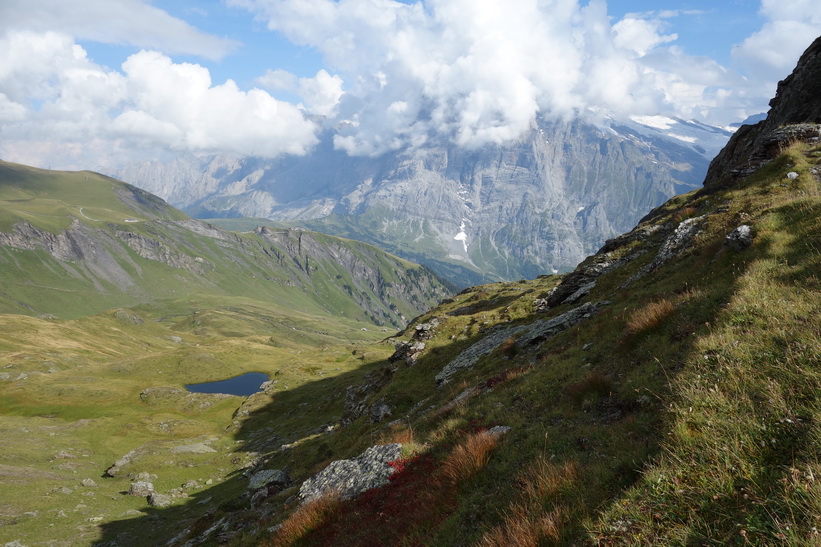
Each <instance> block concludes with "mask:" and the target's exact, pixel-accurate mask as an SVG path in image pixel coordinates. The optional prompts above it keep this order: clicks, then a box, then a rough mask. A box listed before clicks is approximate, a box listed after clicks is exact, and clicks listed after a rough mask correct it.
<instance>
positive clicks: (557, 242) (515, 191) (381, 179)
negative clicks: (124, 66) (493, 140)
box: [110, 113, 731, 288]
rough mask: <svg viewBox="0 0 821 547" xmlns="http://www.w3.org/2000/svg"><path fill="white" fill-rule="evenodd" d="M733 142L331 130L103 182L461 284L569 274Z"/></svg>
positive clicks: (539, 127)
mask: <svg viewBox="0 0 821 547" xmlns="http://www.w3.org/2000/svg"><path fill="white" fill-rule="evenodd" d="M730 134H731V133H730V132H729V131H728V130H725V129H721V128H717V127H711V126H707V125H704V124H700V123H698V122H693V121H685V120H681V119H674V118H668V117H663V116H641V117H639V116H637V117H633V118H631V119H625V120H616V119H613V118H608V117H605V116H595V115H593V114H592V113H591V114H590V115H588V116H585V117H580V118H578V119H576V120H572V121H547V120H542V119H540V120H537V121H536V122H534V124H533V126H532V128H531V130H530V131H529V132H527V133H526V134H525V135H523V136H521V137H520V138H519V139H518V140H516V141H514V142H510V143H507V144H504V145H488V146H485V147H483V148H480V149H465V148H460V147H457V146H454V145H452V144H449V143H447V142H444V141H443V142H438V143H434V144H428V145H425V146H423V147H420V148H418V149H414V150H403V151H397V152H394V153H388V154H384V155H381V156H379V157H374V158H370V157H351V156H348V155H347V154H345V153H344V152H342V151H338V150H335V149H334V148H333V144H332V138H331V137H332V135H331V132H328V133H327V134H326V135H325V137H324V138H323V140H322V142H321V143H320V144H319V145H317V146H316V147H315V148H314V149H313V150H312V151H311V152H309V153H308V154H307V155H305V156H286V157H282V158H279V159H276V160H264V159H260V158H250V157H234V156H226V155H217V156H204V157H194V156H185V157H179V158H177V159H175V160H173V161H170V162H167V163H162V162H155V161H146V162H142V163H135V164H130V165H127V166H124V167H122V168H121V169H119V170H116V171H114V172H112V173H110V174H112V175H114V176H116V177H118V178H121V179H123V180H126V181H128V182H130V183H132V184H135V185H137V186H139V187H141V188H143V189H145V190H147V191H150V192H152V193H154V194H156V195H158V196H160V197H162V198H164V199H166V200H168V201H169V202H170V203H171V204H173V205H175V206H177V207H179V208H180V209H182V210H183V211H185V212H187V213H188V214H190V215H192V216H195V217H197V218H212V217H258V218H260V219H270V220H276V221H287V222H290V223H291V224H292V225H299V226H303V227H308V228H311V229H314V230H317V231H321V232H325V233H330V234H334V235H339V236H343V237H346V238H351V239H357V240H360V241H365V242H368V243H372V244H375V245H377V246H379V247H380V248H383V249H386V250H388V251H390V252H393V253H395V254H397V255H399V256H402V257H404V258H407V259H410V260H413V261H415V262H419V263H421V264H425V265H427V266H429V267H430V268H431V269H433V270H434V271H435V272H437V273H438V274H439V275H441V276H443V277H444V278H445V279H447V280H448V281H450V282H451V283H453V284H454V285H456V286H458V287H462V288H463V287H465V286H468V285H471V284H476V283H479V282H483V281H490V280H500V279H507V280H510V279H519V278H522V277H534V276H536V275H540V274H543V273H550V272H560V271H562V272H564V271H569V270H571V269H572V268H573V267H575V265H576V264H577V263H578V262H579V261H580V260H582V259H583V258H584V257H585V256H586V255H588V254H589V253H591V252H593V251H595V250H596V249H598V248H599V247H600V246H601V244H602V243H603V242H604V241H605V240H606V239H607V238H610V237H613V236H615V235H617V234H619V233H621V232H623V231H624V230H627V229H629V228H630V227H631V226H633V225H634V224H635V223H636V222H637V221H638V220H639V219H640V218H641V217H642V216H643V215H644V214H646V213H647V212H648V211H649V210H650V209H652V208H653V207H655V206H657V205H659V204H661V203H662V202H663V201H664V200H666V199H668V198H670V197H671V196H673V195H675V194H677V193H681V192H684V191H689V190H691V189H693V188H696V187H697V186H698V185H700V184H701V182H702V180H703V178H704V174H705V172H706V170H707V166H708V164H709V161H710V160H711V159H712V158H713V156H714V155H715V154H716V153H717V152H718V150H719V149H720V148H721V147H722V146H723V145H724V143H725V142H726V141H727V139H728V138H729V136H730ZM214 222H217V221H216V220H215V221H214ZM260 222H263V221H262V220H260Z"/></svg>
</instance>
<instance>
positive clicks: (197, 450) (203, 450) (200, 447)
mask: <svg viewBox="0 0 821 547" xmlns="http://www.w3.org/2000/svg"><path fill="white" fill-rule="evenodd" d="M171 452H173V453H174V454H210V453H213V452H216V450H214V449H213V448H211V447H210V446H208V445H207V444H205V443H196V444H185V445H181V446H175V447H173V448H172V449H171Z"/></svg>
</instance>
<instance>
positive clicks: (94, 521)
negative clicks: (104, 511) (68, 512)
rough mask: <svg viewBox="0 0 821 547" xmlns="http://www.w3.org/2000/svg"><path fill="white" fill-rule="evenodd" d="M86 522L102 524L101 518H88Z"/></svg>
mask: <svg viewBox="0 0 821 547" xmlns="http://www.w3.org/2000/svg"><path fill="white" fill-rule="evenodd" d="M86 522H93V523H97V522H103V517H89V518H87V519H86Z"/></svg>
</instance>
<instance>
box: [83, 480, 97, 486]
mask: <svg viewBox="0 0 821 547" xmlns="http://www.w3.org/2000/svg"><path fill="white" fill-rule="evenodd" d="M81 484H82V485H83V486H87V487H89V488H96V487H97V483H96V482H94V481H93V480H91V479H83V482H82V483H81Z"/></svg>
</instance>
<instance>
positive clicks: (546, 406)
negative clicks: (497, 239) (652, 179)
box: [236, 144, 821, 545]
mask: <svg viewBox="0 0 821 547" xmlns="http://www.w3.org/2000/svg"><path fill="white" fill-rule="evenodd" d="M819 157H821V149H820V148H818V147H816V148H814V149H812V148H808V147H807V145H803V144H797V145H795V146H793V147H792V148H790V149H789V150H786V151H785V153H784V154H783V155H781V156H780V157H779V158H777V159H776V160H775V161H774V162H773V163H771V164H769V165H767V166H766V167H764V168H762V169H760V170H759V171H758V172H757V173H756V174H754V175H752V176H750V177H749V178H747V179H746V180H745V181H744V182H743V183H741V184H739V185H738V186H736V187H734V188H731V189H728V190H724V191H721V192H718V193H715V194H712V195H699V194H690V195H686V196H681V197H679V198H675V199H673V200H671V201H670V202H669V203H668V204H666V205H665V206H664V207H662V208H661V210H660V211H658V214H657V215H656V216H654V217H653V219H652V220H650V221H648V223H650V224H658V225H661V226H667V227H668V228H667V232H666V233H668V234H669V233H670V231H671V230H672V228H673V227H675V226H676V225H677V224H678V223H679V222H680V221H682V220H684V219H686V218H690V217H696V216H701V215H705V216H704V217H703V219H702V220H701V225H700V226H701V230H700V232H699V234H698V235H697V236H696V238H695V240H694V242H693V243H692V245H691V246H690V247H689V248H687V249H686V250H685V251H684V252H682V253H681V254H680V255H678V256H677V257H675V258H674V259H672V260H671V261H670V262H668V263H666V264H664V265H663V266H661V268H660V269H659V270H657V271H656V272H655V273H652V274H650V275H648V276H646V277H643V278H641V279H638V280H636V281H633V282H632V283H630V284H629V285H627V287H626V288H621V286H622V284H623V283H624V282H625V281H626V280H627V279H628V278H629V277H630V276H632V275H633V274H635V273H636V272H637V271H638V270H639V269H641V268H642V267H643V266H644V265H646V264H648V263H649V262H650V261H651V260H652V258H653V257H654V256H655V253H656V252H657V251H658V249H659V247H660V245H661V243H662V241H663V237H662V236H663V234H662V233H657V234H656V235H653V236H650V237H649V239H647V240H646V241H644V242H642V241H638V242H634V243H629V244H627V245H626V246H625V247H622V248H620V249H617V250H615V251H613V253H614V254H615V255H619V254H621V255H628V254H630V253H631V252H633V251H636V250H640V249H642V248H644V249H646V250H647V251H649V252H647V253H646V254H643V255H640V256H638V257H636V258H634V259H633V260H631V261H630V262H628V263H627V264H625V265H623V266H621V267H619V268H617V269H615V270H613V271H612V272H610V273H607V274H604V275H603V276H601V277H600V278H599V279H598V284H597V286H596V287H595V288H594V289H593V291H592V292H591V294H590V295H589V296H587V297H586V300H588V301H599V300H602V299H607V300H609V301H610V302H611V303H610V304H609V305H608V306H606V307H604V308H603V309H602V310H601V311H600V312H599V313H597V314H596V315H594V316H592V317H591V318H589V319H588V320H586V321H584V322H582V323H581V324H580V325H578V326H576V327H573V328H571V329H568V330H566V331H564V332H562V333H561V334H559V335H557V336H556V337H555V338H552V339H551V340H549V341H547V342H545V343H544V344H541V345H540V346H538V347H537V348H535V349H528V350H521V349H520V350H517V349H516V347H515V346H514V345H513V344H512V342H511V343H507V344H502V345H501V346H500V347H499V348H497V349H496V350H495V351H494V352H492V353H491V354H490V355H489V356H488V357H485V358H483V359H482V360H480V361H479V362H478V363H477V365H476V366H475V367H474V368H473V369H471V370H469V371H463V372H460V373H459V374H458V375H457V376H456V377H455V379H454V380H453V381H452V382H451V383H449V384H446V385H445V386H444V387H442V388H439V389H436V388H435V387H434V385H435V384H434V376H435V374H436V373H437V372H438V371H439V370H441V368H442V366H443V365H444V364H445V363H448V362H449V361H450V360H451V359H453V358H454V357H455V356H456V355H458V354H459V353H460V352H461V351H462V350H464V349H465V348H466V347H467V346H469V345H470V344H471V343H473V342H475V341H476V340H478V339H480V338H481V333H482V331H484V330H485V329H487V328H491V327H492V326H493V325H496V324H508V325H515V324H517V323H523V324H524V323H529V322H532V321H533V320H535V319H539V318H542V317H544V316H542V315H536V314H534V313H533V308H532V301H533V299H534V297H536V296H538V295H540V294H542V293H544V292H546V290H547V289H549V288H550V287H551V286H552V285H554V284H555V283H556V278H544V279H538V280H535V281H531V282H525V283H521V282H520V283H515V284H496V285H489V286H485V287H480V288H475V289H472V290H469V291H467V292H465V293H463V294H460V295H459V296H457V297H454V299H452V300H451V301H446V302H445V303H444V304H443V305H442V306H440V307H439V308H437V309H436V310H433V311H432V312H431V314H429V315H427V316H425V317H423V318H420V321H426V320H429V319H430V318H432V317H439V318H441V321H442V323H441V325H440V327H439V328H438V331H437V335H436V336H435V337H434V338H433V339H432V340H430V341H429V342H428V347H427V349H426V353H425V355H424V356H423V357H422V358H421V359H420V360H419V362H418V364H417V365H416V366H414V367H413V368H406V367H404V366H403V367H401V368H400V369H399V370H397V371H396V372H395V374H394V375H393V378H392V381H391V382H390V383H389V384H388V385H387V386H386V387H385V388H383V389H381V390H379V391H378V392H376V393H374V394H373V395H372V396H371V401H375V400H377V399H380V398H384V400H385V402H387V403H388V404H389V405H390V406H391V408H392V409H393V412H394V413H393V416H394V417H400V418H401V421H400V422H399V423H398V424H394V425H393V426H392V427H387V428H386V427H385V426H381V425H376V426H375V425H371V424H368V423H367V422H366V420H364V419H360V420H358V421H357V422H354V424H352V425H351V426H349V427H348V428H346V429H343V430H342V431H340V432H339V433H336V434H331V435H327V436H325V437H323V438H321V439H314V440H312V441H310V442H308V443H306V444H305V445H304V446H301V447H298V448H297V449H296V450H297V452H296V453H290V454H289V455H288V456H281V455H277V454H272V455H271V459H270V462H269V466H270V467H282V466H287V465H289V464H288V461H287V460H286V458H290V459H291V461H293V459H296V461H298V462H299V463H298V464H296V465H295V466H294V464H291V467H290V468H291V469H292V471H293V474H294V475H295V476H296V477H297V478H298V479H304V478H306V477H307V476H308V475H309V474H310V473H311V472H314V471H316V470H318V469H321V468H322V467H323V465H325V464H326V463H327V462H328V461H329V460H330V459H336V458H339V457H349V456H352V455H355V454H358V453H360V452H361V451H362V450H363V449H364V448H365V447H366V446H368V445H369V444H372V443H373V442H374V441H384V442H387V441H391V440H399V441H404V442H408V443H409V445H410V446H411V447H414V448H415V449H416V450H418V451H419V456H418V457H416V458H415V459H412V460H410V461H409V462H408V464H407V466H406V468H405V470H404V471H403V472H401V473H400V474H398V475H397V476H396V478H395V479H394V481H392V482H391V484H389V485H388V486H387V487H384V488H382V489H379V490H378V491H376V492H375V493H372V494H369V495H367V496H362V497H361V498H360V499H358V500H356V501H352V502H346V503H342V504H331V507H330V508H328V507H326V508H325V509H324V512H321V511H319V509H316V510H315V514H314V515H313V516H312V517H311V516H310V515H308V516H306V512H309V511H308V510H306V511H303V512H299V513H297V514H298V515H300V517H299V518H301V519H302V521H300V522H302V523H303V524H304V525H305V528H299V527H298V526H297V527H296V529H298V530H297V532H294V531H293V530H294V529H295V527H294V526H290V524H293V523H294V522H295V521H296V520H298V519H297V518H296V517H290V519H289V518H288V516H289V515H290V514H291V511H292V509H293V507H292V506H290V505H289V504H288V503H285V505H283V504H282V502H283V501H284V500H286V499H287V498H288V496H290V495H292V494H293V493H294V491H293V490H290V491H286V492H284V493H283V494H281V495H280V497H279V498H278V500H279V501H277V502H275V503H273V504H272V506H271V509H270V513H271V514H270V516H269V517H268V518H267V519H265V520H263V521H262V523H261V524H263V525H269V524H271V523H274V522H277V521H279V520H283V519H285V522H286V528H284V529H283V530H287V531H288V534H290V535H288V536H287V537H288V538H289V539H288V541H286V543H289V542H292V541H294V538H297V537H302V538H303V539H302V543H304V544H306V545H308V544H310V545H315V544H322V545H341V544H348V545H354V544H360V545H371V544H394V545H396V544H401V545H416V544H425V545H474V544H481V545H535V544H539V543H543V544H552V543H559V544H571V543H575V544H597V543H598V544H653V545H675V544H698V545H703V544H716V545H718V544H722V545H723V544H738V545H742V544H747V543H752V544H771V545H774V544H791V545H808V544H815V543H818V541H819V535H818V534H819V532H818V530H819V529H821V521H820V520H819V515H821V483H819V480H818V477H819V476H821V459H819V458H820V457H821V455H820V454H819V451H818V447H819V446H821V427H819V423H821V401H819V394H821V370H819V363H821V332H819V322H818V317H819V316H821V310H819V308H820V307H821V285H819V278H818V272H819V271H820V270H819V267H821V233H819V229H820V228H819V225H818V218H819V216H821V187H820V185H819V180H818V178H817V175H816V176H813V175H812V174H811V171H810V169H811V167H812V166H813V165H816V164H817V163H818V161H819ZM788 171H796V172H798V173H799V177H798V179H796V180H789V179H787V178H786V176H785V175H786V173H787V172H788ZM742 223H746V224H749V225H751V226H752V227H753V230H754V233H755V240H754V244H753V245H752V247H750V248H749V249H746V250H744V251H732V250H730V249H728V248H727V247H725V246H724V245H723V240H724V237H725V236H726V235H727V234H728V233H729V232H730V231H731V230H732V229H734V228H735V227H736V226H738V225H739V224H742ZM466 306H474V307H473V308H472V309H467V310H465V307H466ZM569 307H570V306H567V305H565V306H561V307H559V308H557V309H555V310H551V311H550V314H551V315H553V314H558V313H561V312H563V311H566V310H567V309H569ZM460 309H461V311H459V312H457V313H456V314H454V312H455V311H456V310H460ZM471 387H476V388H478V389H476V390H474V391H473V392H470V393H469V394H468V395H467V397H465V398H464V399H462V401H461V402H459V403H458V404H454V403H452V401H453V400H454V399H455V398H456V396H457V395H459V394H460V393H464V392H465V390H467V389H469V388H471ZM260 412H261V414H260V416H264V413H265V412H266V410H265V409H262V410H261V411H260ZM493 425H508V426H511V427H512V431H511V432H510V433H509V434H507V435H506V436H504V437H502V438H501V440H499V441H498V445H497V446H495V447H494V443H493V442H490V443H485V444H484V445H483V444H482V443H483V442H484V441H482V442H480V441H481V439H480V438H479V437H477V436H476V433H477V432H481V431H482V430H483V429H484V428H487V427H490V426H493ZM477 439H478V440H477ZM320 446H321V447H323V448H321V449H320ZM482 446H484V448H482ZM488 453H489V454H490V457H489V458H488V459H487V460H486V461H485V459H483V458H482V457H479V456H482V455H483V454H484V455H487V454H488ZM454 470H455V471H454ZM298 482H299V481H298V480H297V484H298ZM236 511H237V513H236V516H237V519H238V521H242V520H243V519H248V518H251V517H250V516H248V515H246V516H244V517H243V516H242V515H243V513H242V510H240V509H236ZM377 513H378V514H379V516H378V517H377ZM309 517H310V518H309ZM288 523H290V524H288ZM305 523H307V524H305ZM300 526H301V525H300ZM306 530H307V531H306ZM310 530H313V531H310ZM284 537H285V532H280V534H279V535H277V534H274V535H271V534H270V533H267V532H258V533H257V535H254V534H251V535H249V536H248V539H247V541H248V543H257V542H259V541H261V540H263V538H267V539H264V540H263V541H268V542H272V543H273V544H280V543H281V542H283V541H285V540H284V539H283V538H284Z"/></svg>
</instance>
